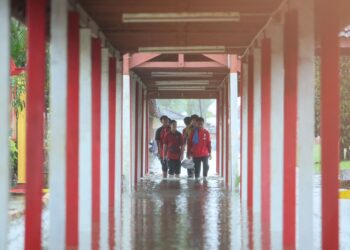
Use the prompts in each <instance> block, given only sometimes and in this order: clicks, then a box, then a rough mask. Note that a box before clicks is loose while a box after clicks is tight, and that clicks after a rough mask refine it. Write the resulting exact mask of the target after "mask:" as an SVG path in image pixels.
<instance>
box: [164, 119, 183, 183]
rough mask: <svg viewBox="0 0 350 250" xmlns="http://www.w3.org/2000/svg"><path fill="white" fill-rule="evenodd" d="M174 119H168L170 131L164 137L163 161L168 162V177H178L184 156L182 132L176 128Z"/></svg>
mask: <svg viewBox="0 0 350 250" xmlns="http://www.w3.org/2000/svg"><path fill="white" fill-rule="evenodd" d="M176 128H177V124H176V121H174V120H173V121H170V132H169V133H167V135H166V136H165V139H164V146H163V147H164V148H163V152H164V161H167V162H168V166H169V177H174V174H175V176H176V177H177V178H179V177H180V171H181V161H182V159H183V157H184V140H183V137H182V134H181V133H180V132H179V131H177V130H176Z"/></svg>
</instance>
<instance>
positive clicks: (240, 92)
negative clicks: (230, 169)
mask: <svg viewBox="0 0 350 250" xmlns="http://www.w3.org/2000/svg"><path fill="white" fill-rule="evenodd" d="M239 96H240V97H241V107H240V111H239V112H240V115H239V117H240V119H239V120H240V130H239V131H240V133H239V142H240V147H239V151H240V153H239V155H240V156H239V169H240V171H239V172H240V175H239V185H240V188H239V195H240V198H241V200H242V170H243V168H242V166H243V163H242V153H243V67H242V68H241V73H240V86H239Z"/></svg>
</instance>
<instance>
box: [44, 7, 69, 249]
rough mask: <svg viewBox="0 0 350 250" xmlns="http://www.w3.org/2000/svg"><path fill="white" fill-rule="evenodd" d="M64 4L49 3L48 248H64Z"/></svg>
mask: <svg viewBox="0 0 350 250" xmlns="http://www.w3.org/2000/svg"><path fill="white" fill-rule="evenodd" d="M67 18H68V4H67V1H66V0H64V1H61V0H52V1H51V43H50V45H51V47H50V69H51V74H50V75H51V80H50V147H49V169H50V171H49V180H50V185H49V186H50V203H49V210H50V223H51V225H55V226H51V227H50V232H49V246H50V249H65V236H66V233H65V232H66V230H65V229H66V121H67V114H66V113H67V84H68V80H67V22H68V19H67Z"/></svg>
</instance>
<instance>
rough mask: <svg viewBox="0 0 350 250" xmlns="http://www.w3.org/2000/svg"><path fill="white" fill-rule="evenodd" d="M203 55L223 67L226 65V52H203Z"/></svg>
mask: <svg viewBox="0 0 350 250" xmlns="http://www.w3.org/2000/svg"><path fill="white" fill-rule="evenodd" d="M203 56H205V57H207V58H209V59H210V60H212V61H214V62H217V63H220V64H222V65H223V66H225V67H228V57H227V55H226V54H203Z"/></svg>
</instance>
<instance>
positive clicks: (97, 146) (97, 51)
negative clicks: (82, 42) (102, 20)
mask: <svg viewBox="0 0 350 250" xmlns="http://www.w3.org/2000/svg"><path fill="white" fill-rule="evenodd" d="M91 39H92V41H91V46H92V47H91V53H92V54H91V60H92V61H91V63H92V71H91V79H92V88H91V91H92V92H91V97H92V116H91V120H92V151H91V152H92V158H91V159H92V200H91V202H92V248H93V249H98V246H99V236H100V211H101V207H100V206H101V203H100V199H101V193H100V191H101V187H100V185H101V184H100V182H101V41H100V40H99V39H98V38H91Z"/></svg>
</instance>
